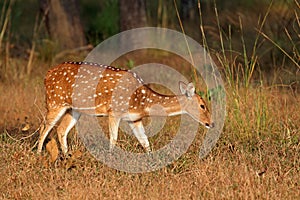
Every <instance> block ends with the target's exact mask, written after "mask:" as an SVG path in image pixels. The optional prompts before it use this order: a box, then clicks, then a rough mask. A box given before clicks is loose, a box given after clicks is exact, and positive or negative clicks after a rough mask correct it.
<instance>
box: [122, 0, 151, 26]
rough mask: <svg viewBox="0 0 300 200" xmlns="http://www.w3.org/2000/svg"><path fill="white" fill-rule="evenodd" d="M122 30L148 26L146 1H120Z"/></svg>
mask: <svg viewBox="0 0 300 200" xmlns="http://www.w3.org/2000/svg"><path fill="white" fill-rule="evenodd" d="M119 4H120V5H119V7H120V30H121V31H125V30H129V29H133V28H140V27H144V26H147V17H146V6H145V0H119Z"/></svg>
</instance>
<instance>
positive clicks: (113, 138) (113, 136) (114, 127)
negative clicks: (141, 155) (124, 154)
mask: <svg viewBox="0 0 300 200" xmlns="http://www.w3.org/2000/svg"><path fill="white" fill-rule="evenodd" d="M108 124H109V139H110V150H112V149H113V148H114V146H115V145H116V143H117V139H118V128H119V124H120V118H118V117H115V116H111V115H110V116H109V117H108Z"/></svg>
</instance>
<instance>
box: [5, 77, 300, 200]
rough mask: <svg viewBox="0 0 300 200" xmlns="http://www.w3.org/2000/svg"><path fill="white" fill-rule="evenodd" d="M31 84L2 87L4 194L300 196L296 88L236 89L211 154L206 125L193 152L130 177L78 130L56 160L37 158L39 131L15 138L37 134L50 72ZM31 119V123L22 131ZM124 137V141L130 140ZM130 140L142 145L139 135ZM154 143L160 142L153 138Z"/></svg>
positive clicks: (67, 196) (299, 120)
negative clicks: (201, 154) (97, 155)
mask: <svg viewBox="0 0 300 200" xmlns="http://www.w3.org/2000/svg"><path fill="white" fill-rule="evenodd" d="M24 80H25V79H24ZM23 82H24V84H13V83H10V84H8V83H6V84H5V85H1V87H0V92H1V94H2V95H1V96H0V103H1V104H0V105H1V107H0V111H1V113H2V116H3V117H2V118H1V123H0V129H1V133H0V145H1V147H0V149H1V153H0V155H1V156H0V177H1V180H2V182H1V184H0V194H1V198H2V199H94V198H97V199H144V198H147V199H162V198H165V199H174V198H181V199H199V198H218V199H219V198H222V199H295V198H297V197H299V196H300V185H299V183H300V175H299V174H300V143H299V141H300V136H299V132H300V128H299V127H300V112H299V106H298V102H300V98H299V96H297V95H295V94H294V93H293V92H291V91H290V90H287V89H280V88H275V87H271V88H265V87H262V86H261V87H257V88H248V89H247V90H244V89H239V90H232V89H229V88H228V90H227V95H228V101H227V103H228V115H227V119H226V125H225V128H224V133H223V135H222V137H221V139H220V140H219V142H218V145H217V147H215V148H214V150H213V152H212V153H211V154H210V155H209V157H207V158H205V159H204V160H199V158H198V151H199V147H200V144H201V141H202V139H203V131H202V130H200V131H199V133H198V135H197V137H196V139H195V141H194V142H193V144H192V145H191V146H190V148H189V150H188V152H187V153H186V154H184V155H183V156H182V157H181V158H180V159H179V160H177V161H176V162H174V163H173V164H171V165H169V166H167V167H164V168H163V169H160V170H158V171H155V172H151V173H142V174H129V173H124V172H119V171H116V170H114V169H111V168H109V167H107V166H105V165H104V164H103V163H101V162H98V161H97V160H96V159H94V158H93V157H92V156H91V155H90V154H89V153H88V152H87V151H86V150H85V149H84V147H83V146H81V145H80V144H78V141H77V142H76V141H75V140H74V139H73V138H72V137H73V136H72V135H70V136H71V137H70V138H69V139H70V144H71V146H72V148H71V149H72V153H73V155H76V156H75V157H71V158H69V159H67V160H59V161H57V162H55V163H50V161H49V160H50V156H49V155H48V154H47V153H46V152H45V153H44V155H43V156H37V155H36V153H35V150H31V148H32V146H33V144H34V142H35V140H36V139H37V136H38V135H37V134H35V135H33V136H32V137H30V138H28V139H21V140H18V141H15V140H13V139H12V138H10V136H13V137H14V138H17V139H20V138H22V137H23V136H27V135H30V134H31V133H32V132H34V131H35V129H36V128H37V127H38V126H39V123H40V122H41V121H42V120H43V114H44V112H45V109H44V94H43V93H44V91H43V84H42V77H38V76H37V77H36V78H29V79H26V81H23ZM3 94H4V95H3ZM40 109H41V111H40ZM25 117H26V120H25ZM175 121H176V120H175ZM172 122H173V121H172V120H170V123H172ZM25 123H29V124H30V126H31V128H30V129H29V130H28V131H25V132H24V131H23V132H22V131H21V129H22V127H23V125H24V124H25ZM174 123H175V122H174ZM171 125H172V124H171ZM167 130H168V128H167V129H166V130H165V131H166V132H167ZM162 138H163V137H158V138H157V139H158V140H159V139H162ZM120 139H121V140H123V141H124V140H126V137H125V136H124V135H123V136H121V138H120ZM121 143H122V142H121ZM129 143H134V144H131V145H132V146H135V145H136V141H135V140H134V139H133V140H130V141H129ZM151 143H153V144H156V141H155V140H154V139H152V141H151Z"/></svg>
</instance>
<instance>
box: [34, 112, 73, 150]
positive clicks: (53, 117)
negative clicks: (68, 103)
mask: <svg viewBox="0 0 300 200" xmlns="http://www.w3.org/2000/svg"><path fill="white" fill-rule="evenodd" d="M67 109H68V108H67V107H59V108H51V109H49V110H48V112H47V116H46V125H45V127H44V129H43V131H42V132H41V134H40V138H39V144H38V150H37V152H38V153H41V152H42V148H43V144H44V141H45V139H46V137H47V135H48V134H49V132H50V131H51V129H52V128H53V126H54V125H55V124H56V123H57V122H58V121H59V120H60V118H61V117H62V116H63V115H64V114H65V113H66V111H67Z"/></svg>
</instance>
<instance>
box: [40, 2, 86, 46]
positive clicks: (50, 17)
mask: <svg viewBox="0 0 300 200" xmlns="http://www.w3.org/2000/svg"><path fill="white" fill-rule="evenodd" d="M40 8H41V11H42V13H43V14H44V15H45V17H46V20H45V21H46V28H47V31H48V33H49V35H50V38H51V39H52V40H53V41H54V42H57V43H58V46H59V48H60V49H73V48H77V47H81V46H84V45H86V38H85V35H84V32H83V27H82V24H81V21H80V16H79V9H78V1H77V0H40Z"/></svg>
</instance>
